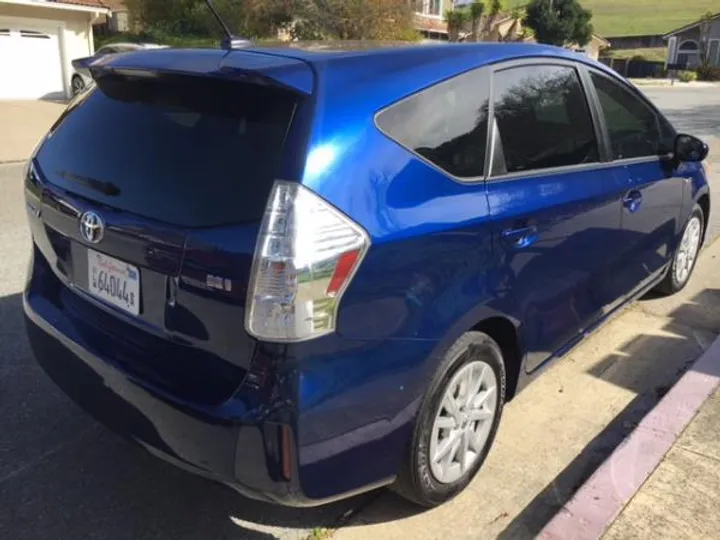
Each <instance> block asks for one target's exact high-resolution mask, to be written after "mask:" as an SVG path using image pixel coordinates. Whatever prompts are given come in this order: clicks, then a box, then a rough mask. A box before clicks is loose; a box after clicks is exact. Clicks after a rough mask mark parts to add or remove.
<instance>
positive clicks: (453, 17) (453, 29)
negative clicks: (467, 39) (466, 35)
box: [445, 8, 470, 41]
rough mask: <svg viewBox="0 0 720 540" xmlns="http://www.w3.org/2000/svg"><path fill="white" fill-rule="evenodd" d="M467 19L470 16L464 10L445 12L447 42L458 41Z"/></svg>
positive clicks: (457, 9)
mask: <svg viewBox="0 0 720 540" xmlns="http://www.w3.org/2000/svg"><path fill="white" fill-rule="evenodd" d="M469 18H470V14H469V12H468V11H467V10H466V9H464V8H456V9H449V10H447V11H446V12H445V22H446V23H447V30H448V40H450V41H459V40H460V32H462V29H463V27H464V26H465V23H466V22H467V21H468V19H469Z"/></svg>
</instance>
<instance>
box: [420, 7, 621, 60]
mask: <svg viewBox="0 0 720 540" xmlns="http://www.w3.org/2000/svg"><path fill="white" fill-rule="evenodd" d="M469 3H471V0H417V1H416V2H415V28H416V29H417V30H418V31H419V32H420V33H421V34H422V35H423V37H425V38H426V39H428V40H447V39H448V29H447V23H446V22H445V12H446V11H447V10H449V9H453V8H456V7H461V6H464V5H467V4H469ZM466 26H468V27H467V28H464V29H463V31H461V32H460V38H461V40H463V39H465V38H467V36H469V34H470V28H469V25H466ZM485 40H486V41H526V42H532V41H534V39H533V38H532V37H529V36H526V32H525V29H524V28H523V24H522V19H521V17H518V16H517V15H516V14H515V15H513V14H501V15H500V16H498V17H497V19H496V20H495V21H494V22H493V24H492V28H490V30H489V32H488V34H487V36H486V37H485ZM608 47H610V42H609V41H608V40H606V39H604V38H602V37H600V36H598V35H597V34H593V35H592V38H591V39H590V42H589V43H587V44H586V45H585V46H583V47H580V46H578V45H569V46H568V48H569V49H572V50H575V51H577V52H579V53H582V54H586V55H587V56H589V57H590V58H592V59H594V60H597V59H598V57H599V56H600V51H601V50H602V49H605V48H608Z"/></svg>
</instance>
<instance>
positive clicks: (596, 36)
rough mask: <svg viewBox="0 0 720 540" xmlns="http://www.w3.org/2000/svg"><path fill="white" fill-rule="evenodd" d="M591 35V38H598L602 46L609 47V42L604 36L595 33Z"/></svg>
mask: <svg viewBox="0 0 720 540" xmlns="http://www.w3.org/2000/svg"><path fill="white" fill-rule="evenodd" d="M592 37H593V39H596V40H598V41H599V42H600V43H601V44H602V45H603V46H605V47H610V42H609V41H608V40H607V39H605V38H604V37H602V36H598V35H597V34H593V35H592Z"/></svg>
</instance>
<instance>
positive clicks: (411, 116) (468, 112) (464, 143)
mask: <svg viewBox="0 0 720 540" xmlns="http://www.w3.org/2000/svg"><path fill="white" fill-rule="evenodd" d="M488 90H489V88H488V76H487V71H486V70H477V71H473V72H470V73H466V74H463V75H459V76H457V77H455V78H453V79H451V80H449V81H446V82H444V83H440V84H438V85H436V86H433V87H432V88H429V89H427V90H424V91H422V92H420V93H419V94H416V95H414V96H412V97H410V98H409V99H406V100H404V101H401V102H400V103H398V104H397V105H394V106H392V107H390V108H389V109H387V110H385V111H383V112H382V113H381V114H380V115H379V116H378V118H377V124H378V127H379V128H380V129H381V130H382V131H383V132H385V133H386V134H387V135H388V136H389V137H391V138H393V139H395V140H396V141H397V142H399V143H400V144H402V145H403V146H405V147H407V148H409V149H411V150H413V151H414V152H416V153H418V154H420V155H421V156H423V157H424V158H426V159H427V160H428V161H430V162H431V163H434V164H435V165H437V166H438V167H440V168H441V169H444V170H446V171H447V172H449V173H451V174H453V175H455V176H459V177H461V178H472V177H476V176H482V175H483V170H484V167H485V145H486V135H487V115H488V93H489V92H488Z"/></svg>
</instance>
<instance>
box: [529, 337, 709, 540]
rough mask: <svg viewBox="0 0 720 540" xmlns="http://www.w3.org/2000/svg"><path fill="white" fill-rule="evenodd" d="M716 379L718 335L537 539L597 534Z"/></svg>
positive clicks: (585, 538)
mask: <svg viewBox="0 0 720 540" xmlns="http://www.w3.org/2000/svg"><path fill="white" fill-rule="evenodd" d="M719 385H720V337H718V338H717V339H715V341H714V342H713V344H712V345H711V346H710V348H709V349H708V350H707V351H705V352H704V353H703V354H702V356H700V358H698V359H697V360H696V361H695V363H694V364H693V365H692V367H691V368H690V369H689V370H688V371H687V372H686V373H685V374H684V375H683V376H682V377H681V378H680V380H679V381H678V382H677V383H675V386H673V387H672V389H671V390H670V391H669V392H668V393H667V394H666V395H665V397H664V398H663V399H662V400H660V402H659V403H658V404H657V405H656V406H655V407H654V408H653V409H652V410H651V411H650V412H649V413H648V414H647V415H646V416H645V418H643V419H642V421H641V422H640V423H639V424H638V426H637V427H636V428H635V430H633V432H632V433H630V435H628V437H627V438H626V439H625V440H624V441H623V442H622V443H620V445H619V446H618V447H617V448H616V449H615V451H614V452H613V453H612V454H611V455H610V457H609V458H607V459H606V460H605V461H604V462H603V464H602V465H600V467H599V468H598V469H597V470H596V471H595V473H594V474H593V475H592V476H591V477H590V478H589V479H588V480H587V481H586V482H585V483H584V484H583V485H582V486H581V487H580V489H578V491H577V492H576V493H575V495H574V496H573V498H572V499H570V501H568V502H567V503H566V504H565V505H564V506H563V507H562V509H561V510H560V511H559V512H558V513H557V514H556V515H555V517H553V518H552V520H550V522H549V523H548V524H547V525H546V526H545V527H544V528H543V530H542V531H540V534H539V535H538V536H537V538H540V539H543V540H566V539H567V540H570V539H572V540H591V539H598V538H600V537H601V536H602V535H603V534H605V532H606V531H607V530H608V528H609V527H610V525H612V523H613V521H615V519H616V518H617V517H618V516H619V515H620V512H622V510H623V508H625V505H626V504H627V503H628V502H629V501H630V499H631V498H632V497H633V496H634V495H635V493H637V492H638V490H639V489H640V488H641V487H642V485H643V484H644V483H645V480H647V479H648V477H649V476H650V475H651V474H652V472H653V471H654V470H655V468H656V467H657V466H658V465H659V464H660V461H662V459H663V457H665V454H667V452H668V451H669V450H670V448H672V446H673V444H675V441H676V440H677V438H678V437H679V436H680V434H681V433H682V432H683V430H684V429H685V428H686V427H687V425H688V424H689V423H690V422H691V421H692V419H693V418H694V417H695V415H696V414H697V412H698V411H699V410H700V407H702V405H703V403H705V401H706V400H707V399H708V398H709V397H710V396H711V395H712V394H713V393H714V392H715V390H716V389H717V388H718V386H719Z"/></svg>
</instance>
